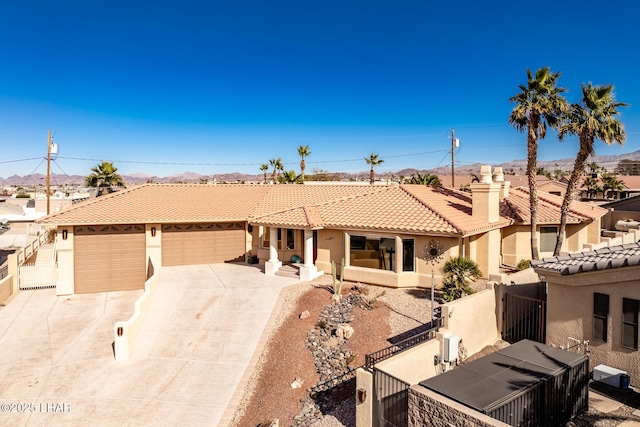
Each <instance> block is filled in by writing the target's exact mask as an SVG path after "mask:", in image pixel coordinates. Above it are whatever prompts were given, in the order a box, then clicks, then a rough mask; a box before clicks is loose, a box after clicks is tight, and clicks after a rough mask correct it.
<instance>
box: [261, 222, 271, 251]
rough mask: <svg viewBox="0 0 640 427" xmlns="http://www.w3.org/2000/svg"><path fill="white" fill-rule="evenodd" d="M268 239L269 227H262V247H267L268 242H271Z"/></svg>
mask: <svg viewBox="0 0 640 427" xmlns="http://www.w3.org/2000/svg"><path fill="white" fill-rule="evenodd" d="M270 239H271V229H270V228H269V227H264V228H263V233H262V247H263V248H268V247H269V244H270V243H271V241H270Z"/></svg>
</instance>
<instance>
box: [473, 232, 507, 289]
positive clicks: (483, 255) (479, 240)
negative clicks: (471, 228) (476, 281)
mask: <svg viewBox="0 0 640 427" xmlns="http://www.w3.org/2000/svg"><path fill="white" fill-rule="evenodd" d="M469 240H470V242H471V244H470V253H469V258H470V259H472V260H475V262H476V264H478V267H479V268H480V271H481V273H482V276H481V277H484V278H488V277H489V275H491V274H498V273H499V272H500V253H501V233H500V230H491V231H488V232H486V233H483V234H479V235H477V236H471V237H470V239H469Z"/></svg>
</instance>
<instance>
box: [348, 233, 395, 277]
mask: <svg viewBox="0 0 640 427" xmlns="http://www.w3.org/2000/svg"><path fill="white" fill-rule="evenodd" d="M350 237H351V238H350V241H351V244H350V247H349V257H350V258H349V261H350V262H349V264H350V265H351V266H354V267H366V268H375V269H378V270H388V271H395V265H394V262H395V254H396V239H395V238H386V237H376V236H356V235H352V236H350Z"/></svg>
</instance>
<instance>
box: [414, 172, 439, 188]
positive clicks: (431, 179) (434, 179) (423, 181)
mask: <svg viewBox="0 0 640 427" xmlns="http://www.w3.org/2000/svg"><path fill="white" fill-rule="evenodd" d="M410 183H411V184H419V185H427V186H433V187H439V186H441V185H442V182H440V178H438V176H437V175H431V174H428V173H426V174H424V175H421V174H420V172H416V173H415V174H411V180H410Z"/></svg>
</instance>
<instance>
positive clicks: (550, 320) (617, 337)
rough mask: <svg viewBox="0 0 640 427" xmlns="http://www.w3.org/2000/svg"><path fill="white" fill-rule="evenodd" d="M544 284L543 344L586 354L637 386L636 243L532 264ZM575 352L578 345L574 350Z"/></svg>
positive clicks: (639, 262) (639, 300) (639, 254)
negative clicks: (622, 371)
mask: <svg viewBox="0 0 640 427" xmlns="http://www.w3.org/2000/svg"><path fill="white" fill-rule="evenodd" d="M532 266H533V268H534V269H535V271H536V273H537V274H538V275H539V276H540V278H541V279H542V280H545V281H546V282H547V286H548V293H547V344H550V345H556V346H563V347H565V348H567V347H576V346H577V345H578V344H580V347H579V349H580V350H581V351H583V350H585V346H584V344H585V341H587V342H588V350H589V352H590V353H589V358H590V364H591V369H593V368H594V367H595V366H597V365H601V364H603V365H608V366H612V367H614V368H617V369H621V370H624V371H627V373H628V374H629V375H630V376H631V383H632V384H635V385H638V384H640V351H638V350H639V348H638V339H639V337H640V335H639V322H638V320H639V314H640V286H638V284H639V283H638V280H639V278H640V243H630V244H626V245H622V246H618V247H611V248H603V249H598V250H596V251H590V252H582V253H575V254H571V255H569V256H563V257H557V258H546V259H543V260H538V261H532ZM575 349H576V350H577V349H578V348H577V347H576V348H575Z"/></svg>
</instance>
